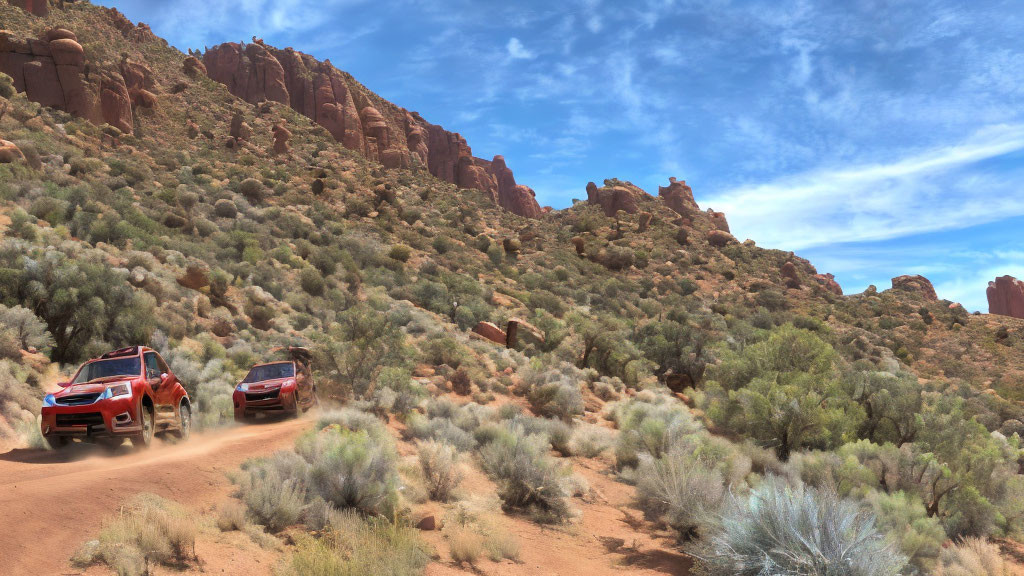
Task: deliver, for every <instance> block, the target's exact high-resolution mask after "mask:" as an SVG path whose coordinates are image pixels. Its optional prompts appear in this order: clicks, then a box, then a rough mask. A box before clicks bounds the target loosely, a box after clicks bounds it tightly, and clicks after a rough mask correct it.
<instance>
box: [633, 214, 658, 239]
mask: <svg viewBox="0 0 1024 576" xmlns="http://www.w3.org/2000/svg"><path fill="white" fill-rule="evenodd" d="M652 218H654V215H653V214H651V213H650V212H641V213H640V217H639V218H638V219H637V224H636V231H637V232H639V233H640V234H643V233H644V232H647V229H648V228H650V226H651V219H652Z"/></svg>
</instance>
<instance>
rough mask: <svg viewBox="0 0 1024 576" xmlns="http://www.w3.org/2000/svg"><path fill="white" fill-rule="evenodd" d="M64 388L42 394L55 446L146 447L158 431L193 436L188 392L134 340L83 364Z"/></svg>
mask: <svg viewBox="0 0 1024 576" xmlns="http://www.w3.org/2000/svg"><path fill="white" fill-rule="evenodd" d="M60 386H61V388H62V389H61V390H60V391H58V392H55V393H53V394H47V395H46V398H44V399H43V409H42V422H41V429H42V433H43V438H45V439H46V441H47V442H48V443H49V444H50V446H51V447H53V448H59V447H61V446H64V445H66V444H67V443H68V442H70V441H71V440H73V439H79V440H82V441H85V442H102V443H104V444H108V445H114V446H116V445H120V444H121V442H122V441H123V440H124V439H125V438H128V439H130V440H131V441H132V444H134V445H135V446H137V447H145V446H148V445H149V444H150V442H152V440H153V434H154V433H155V432H158V431H159V432H170V433H173V434H175V435H177V436H178V437H180V438H182V439H185V438H188V435H189V432H191V429H192V405H191V403H190V400H189V397H188V393H187V392H186V391H185V388H183V387H182V385H181V383H180V382H178V379H177V378H176V377H175V376H174V373H172V372H171V369H170V368H168V367H167V363H166V362H164V359H163V358H161V357H160V355H159V354H157V352H156V351H155V350H153V349H151V348H147V347H145V346H131V347H128V348H121V349H120V350H114V351H113V352H108V353H106V354H104V355H102V356H100V357H99V358H94V359H92V360H89V361H88V362H86V363H85V364H82V366H81V367H79V368H78V371H77V372H75V375H74V377H73V378H71V380H70V381H68V382H61V383H60Z"/></svg>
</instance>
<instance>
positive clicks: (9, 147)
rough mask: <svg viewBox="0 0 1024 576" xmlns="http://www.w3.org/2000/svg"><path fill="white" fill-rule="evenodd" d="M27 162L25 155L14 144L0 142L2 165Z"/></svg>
mask: <svg viewBox="0 0 1024 576" xmlns="http://www.w3.org/2000/svg"><path fill="white" fill-rule="evenodd" d="M23 160H25V155H24V154H22V152H21V149H20V148H18V146H17V145H15V144H14V142H8V141H7V140H0V164H11V163H13V162H21V161H23Z"/></svg>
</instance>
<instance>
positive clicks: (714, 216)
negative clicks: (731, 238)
mask: <svg viewBox="0 0 1024 576" xmlns="http://www.w3.org/2000/svg"><path fill="white" fill-rule="evenodd" d="M708 217H709V218H711V225H712V226H714V227H715V230H721V231H722V232H729V233H732V230H730V229H729V221H728V220H726V219H725V214H724V213H722V212H715V211H714V210H712V209H710V208H708Z"/></svg>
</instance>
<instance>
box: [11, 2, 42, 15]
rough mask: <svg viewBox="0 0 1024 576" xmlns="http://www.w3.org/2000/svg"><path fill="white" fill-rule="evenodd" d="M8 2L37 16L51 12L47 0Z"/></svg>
mask: <svg viewBox="0 0 1024 576" xmlns="http://www.w3.org/2000/svg"><path fill="white" fill-rule="evenodd" d="M7 3H8V4H10V5H11V6H17V7H18V8H21V9H22V10H24V11H26V12H29V13H32V14H35V15H36V16H46V15H48V14H49V13H50V3H49V2H48V1H47V0H7Z"/></svg>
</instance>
